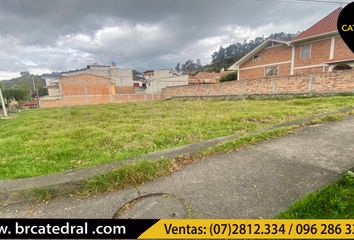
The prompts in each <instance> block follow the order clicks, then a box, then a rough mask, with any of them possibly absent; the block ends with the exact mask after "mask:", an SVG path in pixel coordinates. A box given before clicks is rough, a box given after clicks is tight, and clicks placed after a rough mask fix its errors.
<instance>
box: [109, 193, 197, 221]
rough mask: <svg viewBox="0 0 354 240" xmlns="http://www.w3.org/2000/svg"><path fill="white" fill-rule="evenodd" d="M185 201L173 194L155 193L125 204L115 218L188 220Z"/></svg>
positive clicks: (115, 214)
mask: <svg viewBox="0 0 354 240" xmlns="http://www.w3.org/2000/svg"><path fill="white" fill-rule="evenodd" d="M189 215H190V214H189V210H188V207H187V206H186V204H185V203H184V201H183V200H182V199H180V198H177V197H176V196H175V195H173V194H168V193H154V194H149V195H145V196H141V197H139V198H136V199H134V200H132V201H130V202H127V203H125V204H124V205H123V206H122V207H120V208H119V209H118V210H117V211H116V212H115V213H114V215H113V218H115V219H117V218H152V219H156V218H188V217H189Z"/></svg>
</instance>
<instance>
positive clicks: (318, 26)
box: [292, 7, 343, 41]
mask: <svg viewBox="0 0 354 240" xmlns="http://www.w3.org/2000/svg"><path fill="white" fill-rule="evenodd" d="M342 9H343V8H341V7H339V8H337V9H336V10H334V11H333V12H331V13H330V14H328V15H327V16H326V17H324V18H322V19H321V20H320V21H318V22H317V23H315V24H314V25H312V26H311V27H309V28H308V29H307V30H305V31H303V32H301V33H300V34H298V35H297V36H296V37H295V38H293V40H292V41H297V40H300V39H304V38H309V37H314V36H317V35H320V34H324V33H328V32H333V31H336V30H337V20H338V16H339V13H340V12H341V11H342Z"/></svg>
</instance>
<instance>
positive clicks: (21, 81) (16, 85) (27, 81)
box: [0, 72, 48, 101]
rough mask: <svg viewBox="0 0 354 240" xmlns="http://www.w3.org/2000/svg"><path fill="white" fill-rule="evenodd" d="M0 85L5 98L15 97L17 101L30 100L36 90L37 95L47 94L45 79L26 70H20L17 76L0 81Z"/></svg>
mask: <svg viewBox="0 0 354 240" xmlns="http://www.w3.org/2000/svg"><path fill="white" fill-rule="evenodd" d="M32 79H33V80H32ZM34 86H35V88H34ZM0 87H1V89H2V91H3V95H4V97H5V98H7V99H12V98H15V99H16V100H17V101H27V100H31V98H32V95H33V94H35V93H36V92H37V91H38V95H39V96H45V95H48V91H47V89H46V88H45V80H44V79H42V78H41V77H39V76H36V75H32V74H30V73H28V72H22V73H21V77H18V78H13V79H10V80H3V81H0Z"/></svg>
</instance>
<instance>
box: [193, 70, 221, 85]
mask: <svg viewBox="0 0 354 240" xmlns="http://www.w3.org/2000/svg"><path fill="white" fill-rule="evenodd" d="M225 74H226V73H216V72H199V73H197V74H196V75H195V76H189V83H190V84H198V83H217V82H219V80H220V78H221V77H222V76H223V75H225Z"/></svg>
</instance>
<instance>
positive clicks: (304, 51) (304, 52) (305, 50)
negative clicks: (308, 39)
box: [300, 44, 311, 59]
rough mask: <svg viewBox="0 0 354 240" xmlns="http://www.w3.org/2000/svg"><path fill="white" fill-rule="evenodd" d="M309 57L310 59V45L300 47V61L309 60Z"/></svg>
mask: <svg viewBox="0 0 354 240" xmlns="http://www.w3.org/2000/svg"><path fill="white" fill-rule="evenodd" d="M310 57H311V45H310V44H304V45H302V46H301V54H300V58H301V59H309V58H310Z"/></svg>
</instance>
